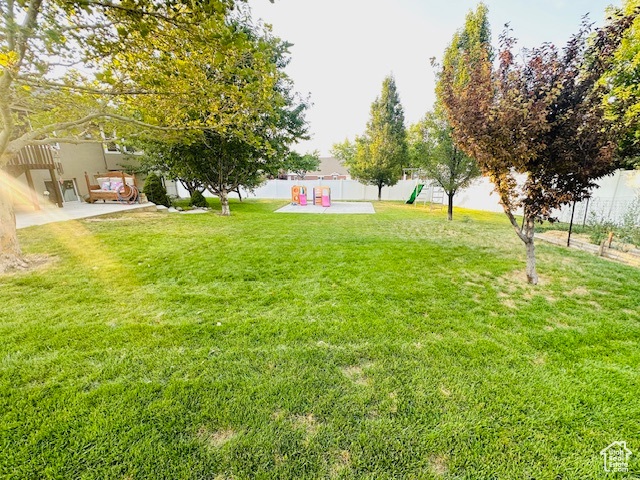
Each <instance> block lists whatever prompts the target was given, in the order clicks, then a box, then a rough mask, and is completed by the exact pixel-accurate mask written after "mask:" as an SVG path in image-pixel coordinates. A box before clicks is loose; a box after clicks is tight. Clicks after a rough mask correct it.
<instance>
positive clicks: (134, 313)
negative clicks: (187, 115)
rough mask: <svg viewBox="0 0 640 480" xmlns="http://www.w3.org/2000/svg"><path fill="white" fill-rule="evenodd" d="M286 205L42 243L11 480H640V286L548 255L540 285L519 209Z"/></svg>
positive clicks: (1, 353) (9, 317)
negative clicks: (619, 453) (606, 462)
mask: <svg viewBox="0 0 640 480" xmlns="http://www.w3.org/2000/svg"><path fill="white" fill-rule="evenodd" d="M283 203H284V202H280V203H278V202H257V201H255V202H245V203H242V204H237V203H234V204H232V212H233V213H234V215H233V216H232V217H231V218H221V217H218V216H217V215H215V214H207V215H175V214H159V213H158V214H156V213H140V214H128V215H127V214H125V215H124V216H122V217H114V218H112V219H108V218H107V219H105V218H102V219H99V221H96V220H95V219H94V220H88V221H81V222H68V223H63V224H53V225H48V226H42V227H33V228H29V229H26V230H22V231H21V232H20V237H21V240H22V242H23V245H24V250H25V251H26V252H27V253H29V254H33V255H39V254H44V253H48V254H50V255H52V256H53V257H54V260H53V261H52V262H50V263H49V264H48V265H45V266H43V267H41V268H40V269H38V270H36V271H32V272H30V273H22V274H14V275H9V276H4V277H0V286H1V290H0V292H1V293H0V477H2V478H15V479H42V478H60V479H76V478H82V479H90V478H91V479H101V480H102V479H112V478H113V479H148V478H163V479H181V478H193V479H205V478H207V479H245V478H259V479H312V478H313V479H315V478H367V479H372V480H373V479H375V480H378V479H391V478H395V479H420V478H424V479H429V478H445V479H446V478H449V479H451V478H455V479H529V478H532V479H591V478H593V479H596V478H597V479H600V478H603V477H604V476H605V473H604V471H603V466H602V457H601V456H600V455H599V452H600V450H602V449H603V448H605V447H606V446H607V445H609V444H610V443H611V442H613V441H622V440H624V441H626V442H627V446H628V447H629V448H630V449H631V450H633V451H634V454H635V455H634V456H632V457H631V465H630V467H631V470H632V471H634V472H636V475H639V473H638V472H640V461H639V457H640V370H639V368H638V366H639V365H640V348H639V347H640V314H639V310H640V306H639V304H640V270H637V269H633V268H631V267H625V266H621V265H618V264H615V263H611V262H608V261H605V260H603V259H599V258H596V257H593V256H590V255H588V254H586V253H583V252H579V251H573V250H566V249H561V248H558V247H554V246H549V245H545V244H539V245H538V249H537V253H538V258H539V271H540V274H541V279H542V284H541V285H540V286H538V287H535V288H534V287H530V286H527V285H526V284H525V283H524V281H523V278H524V275H523V274H522V272H523V270H524V248H523V246H522V244H521V243H520V241H519V240H518V239H517V238H516V235H515V234H514V233H513V231H512V230H511V227H510V226H508V225H507V222H506V220H505V219H504V218H503V217H504V216H503V215H497V214H489V213H481V212H472V211H456V213H455V217H454V222H453V223H448V222H447V221H446V218H445V213H444V212H442V213H434V212H429V211H428V210H424V209H421V208H416V207H412V206H405V205H402V204H399V203H382V204H376V209H377V211H378V213H377V214H376V215H373V216H368V215H362V216H357V215H353V216H351V215H344V216H342V215H336V216H332V215H295V214H293V215H292V214H288V215H287V214H274V213H272V212H273V211H274V210H275V209H277V208H278V207H279V206H281V205H282V204H283ZM611 478H625V477H624V475H621V474H615V475H613V474H612V475H611ZM629 478H638V477H637V476H636V477H634V476H633V475H631V476H630V477H629Z"/></svg>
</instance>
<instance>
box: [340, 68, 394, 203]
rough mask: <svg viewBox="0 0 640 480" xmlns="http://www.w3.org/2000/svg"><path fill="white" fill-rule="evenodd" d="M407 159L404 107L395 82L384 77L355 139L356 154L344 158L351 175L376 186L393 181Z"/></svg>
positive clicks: (379, 194)
mask: <svg viewBox="0 0 640 480" xmlns="http://www.w3.org/2000/svg"><path fill="white" fill-rule="evenodd" d="M406 159H407V133H406V130H405V127H404V110H403V108H402V104H401V103H400V96H399V95H398V91H397V88H396V82H395V80H394V78H393V77H392V76H389V77H387V78H385V80H384V82H383V84H382V94H381V95H380V97H378V98H376V100H375V101H374V102H373V103H372V104H371V118H370V120H369V123H368V124H367V130H366V132H365V134H364V135H363V136H362V137H359V138H357V139H356V154H355V156H354V157H353V158H352V159H350V160H349V161H348V162H347V166H348V167H349V173H350V174H351V176H352V177H354V178H356V179H358V180H360V181H362V182H364V183H368V184H370V185H376V186H377V187H378V200H380V199H381V198H382V187H384V186H385V185H386V186H392V185H395V184H396V183H397V182H398V180H399V179H400V176H401V174H402V165H403V163H404V162H405V161H406Z"/></svg>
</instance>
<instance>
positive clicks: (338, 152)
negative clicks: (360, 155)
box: [331, 138, 358, 165]
mask: <svg viewBox="0 0 640 480" xmlns="http://www.w3.org/2000/svg"><path fill="white" fill-rule="evenodd" d="M357 150H358V147H357V145H356V144H355V143H354V142H352V141H350V140H349V139H348V138H345V139H344V142H342V143H334V144H333V146H332V147H331V155H333V156H334V157H335V158H337V159H338V160H340V162H341V163H342V164H343V165H349V164H351V163H353V162H354V160H355V157H356V152H357Z"/></svg>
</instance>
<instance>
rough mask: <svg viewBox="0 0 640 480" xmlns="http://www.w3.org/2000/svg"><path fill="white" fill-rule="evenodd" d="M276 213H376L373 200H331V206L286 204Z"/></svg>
mask: <svg viewBox="0 0 640 480" xmlns="http://www.w3.org/2000/svg"><path fill="white" fill-rule="evenodd" d="M276 213H334V214H354V213H355V214H363V213H364V214H371V213H376V211H375V210H374V208H373V204H372V203H371V202H331V206H330V207H322V206H320V205H306V206H304V207H303V206H300V205H293V204H290V205H285V206H284V207H282V208H280V209H278V210H276Z"/></svg>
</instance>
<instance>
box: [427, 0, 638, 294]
mask: <svg viewBox="0 0 640 480" xmlns="http://www.w3.org/2000/svg"><path fill="white" fill-rule="evenodd" d="M633 20H634V16H633V15H630V16H616V17H615V18H612V19H611V20H610V21H609V22H608V23H607V25H605V27H603V28H601V29H597V30H596V31H595V32H593V33H592V31H591V29H590V27H589V25H587V24H584V25H583V27H582V28H581V29H580V31H579V32H578V33H577V34H575V35H574V36H573V37H572V38H571V39H570V40H569V42H568V43H567V46H566V47H565V48H564V50H563V51H562V53H560V52H559V51H558V50H557V49H556V48H555V47H554V46H552V45H551V44H545V45H543V46H542V47H539V48H534V49H531V50H527V52H526V55H525V56H524V60H522V61H520V62H519V61H518V60H517V58H518V56H517V55H516V54H515V53H514V51H513V50H514V46H515V40H514V39H513V38H511V37H510V36H509V35H507V34H503V35H502V36H501V46H500V51H499V63H498V65H497V66H496V67H495V69H494V68H493V64H492V60H491V59H492V49H491V47H490V45H489V44H488V40H487V38H488V36H486V35H485V34H484V33H483V32H485V31H486V30H487V29H485V27H484V26H485V25H487V26H488V22H487V20H486V8H485V7H484V6H480V7H479V8H478V10H477V11H476V12H475V13H471V14H469V15H468V16H467V21H466V23H465V27H464V29H463V30H462V31H461V32H459V33H457V34H456V35H455V36H454V38H453V41H452V43H451V45H450V46H449V47H448V48H447V50H446V52H445V57H444V60H443V65H442V70H441V72H440V78H439V84H438V89H437V92H438V96H439V99H440V101H441V103H442V105H443V106H444V107H445V110H446V113H447V118H448V120H449V123H450V124H451V126H452V127H453V131H452V134H453V137H454V140H455V141H456V142H457V143H458V144H459V145H460V146H461V147H462V148H463V149H464V150H465V152H466V153H467V154H469V155H470V156H472V157H474V158H475V159H476V160H477V161H478V163H479V165H480V168H481V170H482V172H483V173H484V174H485V175H487V176H489V178H490V179H491V181H492V182H493V183H494V186H495V190H496V192H497V193H498V195H499V197H500V201H501V204H502V207H503V209H504V211H505V214H506V215H507V217H508V218H509V221H510V222H511V225H512V226H513V228H514V230H515V232H516V234H517V235H518V237H519V238H520V239H521V240H522V242H523V243H524V245H525V248H526V253H527V267H526V273H527V279H528V281H529V282H530V283H532V284H536V283H537V282H538V274H537V271H536V261H535V260H536V259H535V244H534V228H535V222H536V221H542V220H545V219H549V218H550V217H551V215H552V212H553V210H554V209H557V208H560V207H561V206H562V205H565V204H568V203H570V202H573V201H579V200H582V199H584V198H587V197H588V196H589V195H590V192H591V190H592V189H593V188H594V187H595V186H596V183H595V181H596V180H597V179H599V178H601V177H603V176H605V175H608V174H610V173H611V172H612V171H613V170H614V169H615V168H616V162H615V152H616V149H617V143H618V141H619V130H618V128H617V125H616V123H615V122H612V121H610V120H608V119H607V118H606V117H605V114H604V108H603V102H602V99H603V95H605V94H606V91H605V90H604V89H603V88H602V86H601V84H600V82H599V80H600V78H601V76H602V75H603V74H604V73H605V71H606V70H607V68H609V66H610V65H611V63H612V59H613V55H614V52H615V51H616V49H617V48H618V46H619V44H620V41H621V39H622V38H623V36H624V34H625V32H626V30H627V29H628V27H629V25H630V24H631V23H632V22H633ZM478 32H479V33H481V34H478ZM469 39H473V41H471V42H469V41H468V40H469ZM517 174H521V175H522V176H523V177H524V181H521V182H519V181H518V178H517V177H516V175H517ZM520 209H521V210H522V213H523V216H524V220H523V223H522V225H520V224H519V223H518V222H517V220H516V216H515V215H516V212H517V211H518V210H520Z"/></svg>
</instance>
